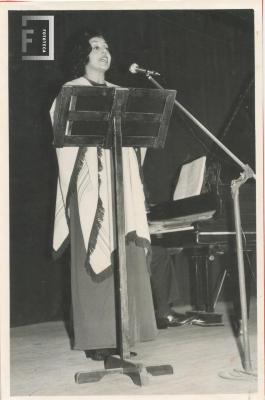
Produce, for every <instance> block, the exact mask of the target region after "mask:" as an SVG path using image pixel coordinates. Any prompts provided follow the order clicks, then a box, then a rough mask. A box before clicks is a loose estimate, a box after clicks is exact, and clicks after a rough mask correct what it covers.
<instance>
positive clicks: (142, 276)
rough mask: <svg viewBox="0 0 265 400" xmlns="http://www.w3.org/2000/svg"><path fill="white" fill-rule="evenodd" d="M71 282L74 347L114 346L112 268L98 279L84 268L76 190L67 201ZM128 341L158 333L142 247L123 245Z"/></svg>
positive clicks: (135, 340)
mask: <svg viewBox="0 0 265 400" xmlns="http://www.w3.org/2000/svg"><path fill="white" fill-rule="evenodd" d="M70 215H71V217H70V238H71V286H72V288H71V289H72V306H73V324H74V349H77V350H91V349H100V348H115V347H117V344H116V322H115V300H114V297H115V291H114V275H113V273H112V271H110V273H109V274H106V275H107V276H106V277H105V278H104V279H102V280H98V279H95V277H94V275H93V273H89V271H86V269H85V266H84V265H85V258H86V251H85V246H84V242H83V237H82V233H81V226H80V218H79V212H78V206H77V195H76V192H75V193H74V195H73V196H72V199H71V201H70ZM126 260H127V262H126V263H127V280H128V301H129V305H128V309H129V332H130V339H129V340H130V345H131V346H133V345H134V344H135V343H136V342H139V341H147V340H152V339H154V338H155V336H156V334H157V328H156V321H155V314H154V307H153V300H152V293H151V286H150V277H149V273H148V269H147V264H146V256H145V253H144V249H143V248H142V247H138V246H136V245H135V243H133V242H131V243H129V244H128V245H126Z"/></svg>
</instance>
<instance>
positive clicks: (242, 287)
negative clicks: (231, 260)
mask: <svg viewBox="0 0 265 400" xmlns="http://www.w3.org/2000/svg"><path fill="white" fill-rule="evenodd" d="M145 75H146V77H147V78H148V79H149V80H150V81H151V82H152V83H153V84H154V85H155V86H156V87H158V88H159V89H164V88H163V86H161V85H160V84H159V83H158V82H157V81H156V80H155V79H154V78H153V77H152V76H151V75H150V74H149V73H148V72H147V73H146V74H145ZM174 104H175V105H176V106H177V107H178V108H179V109H180V110H181V111H182V112H183V113H184V114H185V115H187V117H188V118H189V119H190V120H191V121H193V123H195V124H196V125H197V126H198V127H199V128H200V129H201V130H202V131H203V132H204V133H206V134H207V136H208V137H210V138H211V139H212V141H214V142H215V143H216V144H217V145H218V146H219V147H220V148H221V149H222V150H223V151H224V152H225V153H226V154H228V156H229V157H230V158H232V159H233V160H234V161H235V162H236V163H237V164H238V165H239V166H240V167H241V168H242V170H243V172H241V173H240V177H239V178H238V179H236V180H233V181H232V182H231V195H232V199H233V205H234V217H235V231H236V246H237V263H238V277H239V291H240V305H241V318H242V336H243V357H244V359H243V361H242V364H243V368H244V370H245V372H246V373H248V374H250V375H251V374H253V371H252V366H251V359H250V345H249V335H248V321H247V300H246V283H245V267H244V255H243V245H242V235H241V217H240V204H239V188H240V186H242V185H243V184H244V183H245V182H246V181H247V180H248V179H250V178H254V179H256V175H255V173H254V171H253V170H252V169H251V167H250V166H249V165H247V164H244V163H243V162H242V161H241V160H240V159H239V158H238V157H237V156H236V155H235V154H234V153H232V151H231V150H229V149H228V148H227V147H226V146H225V145H224V144H223V143H222V142H220V140H218V139H217V138H216V137H215V136H214V135H213V134H212V133H211V132H210V131H209V130H208V129H207V128H206V127H205V126H204V125H203V124H202V123H201V122H200V121H198V120H197V118H195V117H194V116H193V115H192V114H191V113H190V112H189V111H188V110H187V109H186V108H185V107H183V105H182V104H180V103H179V102H178V101H177V100H176V99H175V100H174ZM253 375H255V374H253Z"/></svg>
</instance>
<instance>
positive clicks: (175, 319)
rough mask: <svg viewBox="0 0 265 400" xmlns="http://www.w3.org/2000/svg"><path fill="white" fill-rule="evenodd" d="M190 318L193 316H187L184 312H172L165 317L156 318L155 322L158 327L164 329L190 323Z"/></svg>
mask: <svg viewBox="0 0 265 400" xmlns="http://www.w3.org/2000/svg"><path fill="white" fill-rule="evenodd" d="M192 319H193V317H187V315H185V314H177V313H175V312H172V313H170V314H168V315H167V316H166V317H160V318H157V320H156V323H157V328H158V329H166V328H170V327H175V326H182V325H188V324H190V323H191V321H192Z"/></svg>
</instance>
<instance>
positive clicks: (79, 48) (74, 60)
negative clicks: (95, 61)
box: [68, 30, 105, 78]
mask: <svg viewBox="0 0 265 400" xmlns="http://www.w3.org/2000/svg"><path fill="white" fill-rule="evenodd" d="M93 37H102V38H103V39H105V35H104V34H103V33H102V32H101V31H98V30H83V31H82V32H81V33H80V32H79V33H78V34H76V35H75V36H74V37H72V40H71V42H72V43H73V44H72V46H71V47H72V48H71V50H70V52H69V54H68V58H69V63H70V70H71V75H72V76H73V77H74V78H78V77H80V76H82V75H84V73H85V66H86V64H87V62H88V59H89V54H90V52H91V50H92V47H91V45H90V43H89V40H90V39H92V38H93Z"/></svg>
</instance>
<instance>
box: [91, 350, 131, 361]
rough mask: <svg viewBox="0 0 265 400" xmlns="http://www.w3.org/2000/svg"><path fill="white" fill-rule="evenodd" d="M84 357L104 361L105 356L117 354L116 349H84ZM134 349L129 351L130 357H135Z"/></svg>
mask: <svg viewBox="0 0 265 400" xmlns="http://www.w3.org/2000/svg"><path fill="white" fill-rule="evenodd" d="M85 354H86V358H91V360H93V361H104V360H105V358H107V357H109V356H113V355H117V354H118V350H117V349H98V350H85ZM136 356H137V353H136V352H135V351H130V358H132V357H136Z"/></svg>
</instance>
